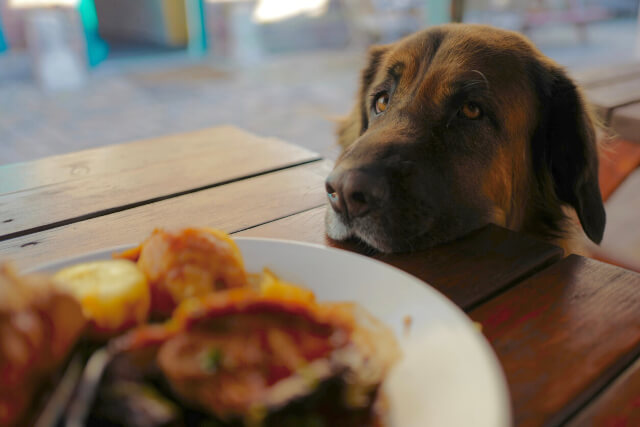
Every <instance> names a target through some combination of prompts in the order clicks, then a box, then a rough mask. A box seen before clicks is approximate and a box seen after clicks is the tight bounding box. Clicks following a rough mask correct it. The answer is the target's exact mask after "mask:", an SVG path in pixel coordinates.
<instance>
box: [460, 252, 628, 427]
mask: <svg viewBox="0 0 640 427" xmlns="http://www.w3.org/2000/svg"><path fill="white" fill-rule="evenodd" d="M638 307H640V275H639V274H636V273H633V272H631V271H628V270H624V269H621V268H618V267H614V266H611V265H608V264H604V263H601V262H598V261H595V260H590V259H587V258H583V257H580V256H577V255H570V256H569V257H567V258H565V259H563V260H562V261H560V262H558V263H556V264H554V265H552V266H551V267H549V268H547V269H545V270H543V271H541V272H540V273H538V274H536V275H534V276H533V277H531V278H529V279H527V280H525V281H524V282H522V283H520V284H518V285H517V286H515V287H514V288H512V289H510V290H509V291H507V292H505V293H504V294H502V295H499V296H498V297H496V298H494V299H492V300H491V301H489V302H488V303H486V304H484V305H482V306H480V307H479V308H477V309H476V310H474V311H472V312H471V313H470V316H471V318H472V319H473V320H475V321H477V322H480V323H481V324H482V326H483V332H484V334H485V335H486V337H487V338H488V339H489V341H490V342H491V344H492V345H493V348H494V349H495V351H496V354H497V356H498V358H499V359H500V361H501V363H502V367H503V369H504V371H505V373H506V376H507V382H508V383H509V387H510V389H511V396H512V400H513V406H514V422H515V424H516V425H519V426H537V425H557V424H560V423H562V422H564V421H566V419H567V418H568V417H569V416H570V415H571V414H572V413H574V412H575V411H576V410H577V409H578V408H579V407H581V406H582V405H584V403H585V402H587V401H588V400H589V399H590V398H592V397H593V396H594V395H595V393H596V392H597V391H598V390H600V389H601V388H602V387H603V386H604V385H606V384H607V383H608V382H609V381H611V380H612V379H613V378H615V377H616V376H617V375H618V374H619V373H620V372H621V371H622V370H623V369H624V367H625V366H627V365H628V364H629V363H630V362H631V361H633V360H634V359H635V358H636V357H637V356H638V354H640V316H639V315H638V313H639V311H638Z"/></svg>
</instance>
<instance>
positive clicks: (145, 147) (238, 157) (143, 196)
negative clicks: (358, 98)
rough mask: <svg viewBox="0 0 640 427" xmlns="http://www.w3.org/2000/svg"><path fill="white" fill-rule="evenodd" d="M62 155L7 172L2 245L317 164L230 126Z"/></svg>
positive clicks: (1, 200) (296, 150) (0, 203)
mask: <svg viewBox="0 0 640 427" xmlns="http://www.w3.org/2000/svg"><path fill="white" fill-rule="evenodd" d="M59 157H63V158H62V159H61V158H59ZM59 157H54V158H51V159H43V160H39V161H36V162H29V163H26V164H24V163H23V164H19V165H17V166H15V167H4V168H2V169H4V170H3V171H2V172H0V175H4V176H5V178H6V177H7V176H11V178H10V179H9V184H6V185H5V189H6V188H9V189H13V192H10V193H7V194H4V195H2V196H0V240H2V239H6V238H10V237H16V236H19V235H23V234H28V233H30V232H35V231H41V230H43V229H47V228H52V227H55V226H60V225H64V224H67V223H70V222H74V221H78V220H82V219H86V218H90V217H94V216H99V215H102V214H105V213H110V212H114V211H118V210H123V209H125V208H128V207H132V206H136V205H140V204H144V203H148V202H150V201H155V200H159V199H162V198H167V197H171V196H173V195H176V194H182V193H184V192H189V191H193V190H194V189H202V188H207V187H211V186H214V185H218V184H220V183H224V182H228V181H232V180H235V179H240V178H243V177H247V176H254V175H257V174H260V173H265V172H268V171H272V170H277V169H281V168H284V167H288V166H291V165H296V164H301V163H305V162H309V161H315V160H318V159H319V156H318V155H317V154H315V153H313V152H310V151H308V150H306V149H303V148H300V147H296V146H294V145H291V144H287V143H285V142H281V141H278V140H274V139H265V138H258V137H255V136H252V135H250V134H248V133H246V132H243V131H240V130H238V129H235V128H231V127H225V128H214V129H209V130H205V131H199V132H193V133H189V134H184V135H177V136H174V137H168V138H160V139H150V140H146V141H138V142H134V143H131V144H125V145H115V146H111V147H105V148H100V149H96V150H88V151H85V152H81V153H78V154H73V155H68V156H59ZM81 159H84V160H81ZM70 165H75V166H73V167H72V166H70ZM73 168H86V169H83V170H87V176H83V177H80V178H77V177H75V178H74V177H73V173H74V172H73V170H74V169H73ZM40 170H42V171H43V172H42V174H43V175H42V177H40V176H39V175H34V174H37V173H39V171H40ZM0 182H2V179H0ZM27 184H28V185H32V186H33V187H32V188H29V187H26V185H27Z"/></svg>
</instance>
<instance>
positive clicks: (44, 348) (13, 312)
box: [0, 264, 85, 426]
mask: <svg viewBox="0 0 640 427" xmlns="http://www.w3.org/2000/svg"><path fill="white" fill-rule="evenodd" d="M84 326H85V318H84V316H83V314H82V308H81V307H80V305H79V304H78V302H77V301H76V300H75V298H73V297H72V296H70V295H68V294H66V293H64V292H62V291H60V290H59V289H57V288H56V287H55V286H54V284H53V282H52V281H51V280H50V279H49V278H47V277H44V276H39V275H27V276H23V277H19V276H18V274H17V273H16V271H15V270H14V269H13V268H12V267H11V266H10V265H8V264H2V265H0V425H2V426H12V425H23V424H25V423H26V420H25V417H26V416H27V413H28V412H29V411H28V410H29V408H30V407H31V406H32V405H33V402H34V399H35V398H36V396H37V394H38V393H39V392H40V391H41V388H42V386H43V384H44V383H46V382H47V380H49V378H50V377H51V376H52V375H53V374H54V373H55V372H56V371H57V369H58V368H59V367H60V366H61V364H62V363H64V361H65V359H66V358H67V356H68V354H69V352H70V350H71V348H72V347H73V346H74V344H75V342H76V340H77V339H78V337H79V336H80V334H81V333H82V331H83V329H84Z"/></svg>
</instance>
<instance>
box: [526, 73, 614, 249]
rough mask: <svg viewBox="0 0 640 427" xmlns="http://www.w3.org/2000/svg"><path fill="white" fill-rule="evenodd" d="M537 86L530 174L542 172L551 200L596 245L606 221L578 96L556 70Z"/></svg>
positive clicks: (591, 139) (592, 142) (589, 128)
mask: <svg viewBox="0 0 640 427" xmlns="http://www.w3.org/2000/svg"><path fill="white" fill-rule="evenodd" d="M545 68H547V69H546V70H545V72H543V75H545V80H546V81H540V80H539V87H538V89H539V90H540V89H542V90H541V95H542V102H541V108H542V109H544V110H546V111H544V112H543V114H542V117H541V122H540V125H539V129H538V137H537V138H535V139H534V143H533V158H534V161H536V162H537V163H538V165H537V167H536V170H539V169H540V168H545V169H546V170H547V171H548V172H549V173H550V174H551V177H552V179H553V182H554V188H555V192H556V195H557V196H558V197H559V198H560V200H562V201H563V202H565V203H568V204H569V205H571V206H572V207H573V208H574V209H575V210H576V213H577V214H578V218H580V223H581V224H582V228H583V229H584V231H585V233H586V234H587V236H588V237H589V238H590V239H591V240H592V241H594V242H595V243H600V241H601V240H602V235H603V233H604V226H605V222H606V215H605V211H604V206H603V203H602V196H601V195H600V186H599V183H598V151H597V145H596V134H595V128H594V123H593V120H592V118H591V115H590V113H589V111H588V110H587V109H586V107H585V103H584V101H583V99H582V95H581V93H580V91H579V90H578V89H577V88H576V86H575V84H574V83H573V82H572V81H571V79H569V78H568V77H567V75H566V74H565V72H564V71H563V70H561V69H560V68H558V67H555V66H548V67H545Z"/></svg>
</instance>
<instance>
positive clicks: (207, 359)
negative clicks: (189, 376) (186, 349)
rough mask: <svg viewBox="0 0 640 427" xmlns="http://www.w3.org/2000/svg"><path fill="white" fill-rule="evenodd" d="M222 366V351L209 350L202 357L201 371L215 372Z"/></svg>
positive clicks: (217, 349) (216, 349)
mask: <svg viewBox="0 0 640 427" xmlns="http://www.w3.org/2000/svg"><path fill="white" fill-rule="evenodd" d="M221 364H222V350H220V349H219V348H210V349H209V350H207V351H206V352H205V353H204V354H203V355H202V369H204V370H205V371H207V372H215V371H217V370H218V368H220V365H221Z"/></svg>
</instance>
